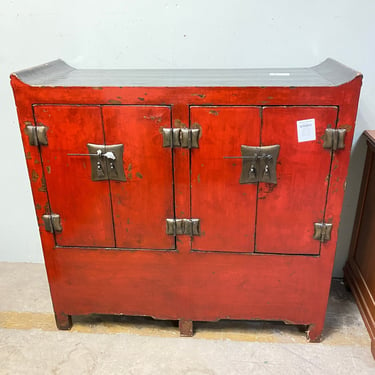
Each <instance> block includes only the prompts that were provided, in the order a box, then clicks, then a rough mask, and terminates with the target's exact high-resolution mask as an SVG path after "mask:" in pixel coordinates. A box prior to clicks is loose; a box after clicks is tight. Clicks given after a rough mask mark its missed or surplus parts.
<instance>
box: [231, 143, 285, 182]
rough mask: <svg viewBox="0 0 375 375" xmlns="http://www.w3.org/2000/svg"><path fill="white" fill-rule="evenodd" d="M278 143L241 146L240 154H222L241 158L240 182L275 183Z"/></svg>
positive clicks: (232, 157)
mask: <svg viewBox="0 0 375 375" xmlns="http://www.w3.org/2000/svg"><path fill="white" fill-rule="evenodd" d="M279 152H280V145H272V146H262V147H254V146H246V145H242V146H241V155H242V156H224V159H242V172H241V177H240V184H254V183H257V182H267V183H270V184H277V175H276V161H277V158H278V157H279Z"/></svg>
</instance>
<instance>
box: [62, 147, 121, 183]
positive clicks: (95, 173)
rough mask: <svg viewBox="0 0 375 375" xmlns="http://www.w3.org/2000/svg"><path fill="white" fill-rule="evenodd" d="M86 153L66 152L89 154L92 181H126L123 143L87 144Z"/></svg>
mask: <svg viewBox="0 0 375 375" xmlns="http://www.w3.org/2000/svg"><path fill="white" fill-rule="evenodd" d="M87 149H88V151H89V153H88V154H68V156H89V157H90V162H91V179H92V180H93V181H104V180H114V181H126V177H125V172H124V166H123V162H122V159H123V152H124V145H122V144H119V145H95V144H93V143H88V144H87Z"/></svg>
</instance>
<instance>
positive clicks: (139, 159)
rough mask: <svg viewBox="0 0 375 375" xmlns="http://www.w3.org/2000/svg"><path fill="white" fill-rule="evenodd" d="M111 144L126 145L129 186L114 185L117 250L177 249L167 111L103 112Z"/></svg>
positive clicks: (127, 109)
mask: <svg viewBox="0 0 375 375" xmlns="http://www.w3.org/2000/svg"><path fill="white" fill-rule="evenodd" d="M102 111H103V121H104V128H105V138H106V144H107V145H111V144H119V143H121V144H123V145H124V157H123V159H124V171H125V174H126V181H121V182H119V181H111V194H112V206H113V217H114V223H115V233H116V246H117V247H122V248H135V249H174V248H175V240H174V237H173V236H170V235H167V234H166V219H167V218H174V211H173V174H172V171H173V165H172V150H171V148H163V137H162V134H161V129H162V128H170V127H171V118H170V116H171V115H170V108H169V107H166V106H103V107H102Z"/></svg>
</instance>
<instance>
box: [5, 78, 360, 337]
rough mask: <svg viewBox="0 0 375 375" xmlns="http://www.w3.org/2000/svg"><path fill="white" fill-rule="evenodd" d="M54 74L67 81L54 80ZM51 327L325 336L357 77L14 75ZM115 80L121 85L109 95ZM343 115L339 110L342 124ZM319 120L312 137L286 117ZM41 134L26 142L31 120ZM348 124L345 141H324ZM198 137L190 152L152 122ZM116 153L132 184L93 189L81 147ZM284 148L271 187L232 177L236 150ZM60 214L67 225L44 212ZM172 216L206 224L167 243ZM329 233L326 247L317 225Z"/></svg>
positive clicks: (237, 171) (236, 173)
mask: <svg viewBox="0 0 375 375" xmlns="http://www.w3.org/2000/svg"><path fill="white" fill-rule="evenodd" d="M60 75H61V74H60ZM11 81H12V86H13V90H14V94H15V99H16V103H17V111H18V117H19V124H20V128H21V134H22V137H23V144H24V148H25V154H26V161H27V166H28V170H29V175H30V183H31V187H32V191H33V197H34V202H35V207H36V213H37V217H38V223H39V228H40V235H41V239H42V245H43V252H44V257H45V263H46V268H47V272H48V278H49V283H50V289H51V295H52V300H53V305H54V309H55V313H56V320H57V324H58V327H59V328H61V329H67V328H69V327H70V324H71V320H70V316H72V315H79V314H89V313H105V314H128V315H149V316H153V317H155V318H158V319H177V320H180V322H181V324H180V327H182V333H183V334H190V333H191V332H192V325H191V324H190V321H194V320H206V321H214V320H218V319H224V318H225V319H264V320H282V321H286V322H288V323H295V324H304V325H309V326H310V327H309V331H308V335H309V338H310V340H312V341H316V340H318V339H319V337H320V334H321V331H322V329H323V324H324V318H325V310H326V305H327V300H328V293H329V287H330V279H331V272H332V266H333V261H334V256H335V247H336V240H337V230H338V226H339V218H340V212H341V205H342V199H343V195H344V189H345V178H346V173H347V167H348V162H349V156H350V145H351V142H352V137H353V133H354V125H355V117H356V110H357V103H358V97H359V91H360V86H361V76H360V75H357V76H354V77H351V78H350V79H348V80H347V82H343V83H340V84H338V85H320V86H319V85H316V86H312V87H307V86H306V87H305V86H292V87H285V86H266V87H263V86H256V85H254V86H248V87H235V86H227V87H226V86H225V85H222V86H220V87H210V86H205V87H203V86H202V87H194V86H199V85H191V86H187V85H185V86H181V87H172V86H170V87H162V86H152V85H150V86H142V87H137V86H128V87H125V86H124V87H117V86H116V85H111V86H101V87H89V86H85V84H84V82H83V83H82V85H80V86H64V85H62V86H59V85H53V84H50V85H44V86H41V85H37V84H35V85H33V84H27V83H25V82H23V81H22V80H21V79H20V78H19V77H18V76H17V75H12V77H11ZM118 86H119V85H118ZM338 113H339V115H338ZM310 118H314V119H315V123H316V131H317V139H316V141H312V142H306V143H299V142H298V141H297V139H296V121H298V120H304V119H310ZM33 124H34V125H41V124H43V125H45V126H47V127H48V131H47V137H48V142H49V144H48V145H47V146H39V147H36V146H31V145H30V144H29V141H28V138H27V136H26V134H25V132H24V128H25V126H27V125H33ZM327 126H331V127H337V128H346V129H347V135H346V140H345V143H346V147H345V149H343V150H337V151H335V152H331V151H329V150H325V149H323V148H322V145H321V143H322V142H321V136H322V134H323V132H324V129H325V127H327ZM170 127H174V128H183V127H192V128H200V129H201V134H200V140H199V143H200V146H199V148H197V149H192V150H188V149H182V148H175V149H173V150H171V149H169V148H163V147H162V135H161V128H170ZM89 142H90V143H99V144H118V143H122V144H123V145H124V157H123V166H124V170H125V174H126V178H127V180H126V181H125V182H118V181H95V182H94V181H92V180H91V174H90V173H91V170H90V165H89V159H88V158H86V159H85V157H81V158H80V157H68V156H67V153H86V152H87V148H86V144H87V143H89ZM243 144H244V145H252V146H260V145H263V146H264V145H270V144H279V145H281V148H280V155H279V161H278V165H277V175H278V184H277V185H272V186H271V185H269V184H265V183H259V184H250V185H248V184H245V185H242V184H240V183H239V179H240V175H241V165H242V161H241V160H240V159H238V160H235V159H224V157H225V156H237V155H238V156H239V155H240V152H241V145H243ZM50 211H52V212H54V213H58V214H59V215H60V216H61V220H62V226H63V231H62V232H61V233H55V234H51V233H49V232H47V231H46V230H45V227H44V223H43V220H42V215H44V214H46V213H49V212H50ZM166 218H200V220H201V223H200V224H201V235H200V236H199V237H190V236H187V235H178V236H177V237H176V238H175V237H173V236H168V235H167V234H166V230H165V220H166ZM315 221H325V222H329V223H332V224H333V230H332V239H331V241H328V242H325V243H320V242H319V241H316V240H312V231H313V223H314V222H315Z"/></svg>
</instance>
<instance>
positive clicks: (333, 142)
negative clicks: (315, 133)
mask: <svg viewBox="0 0 375 375" xmlns="http://www.w3.org/2000/svg"><path fill="white" fill-rule="evenodd" d="M345 134H346V129H331V128H327V129H326V130H325V132H324V135H323V148H326V149H328V150H333V151H336V150H340V149H343V148H345V142H344V141H345Z"/></svg>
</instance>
